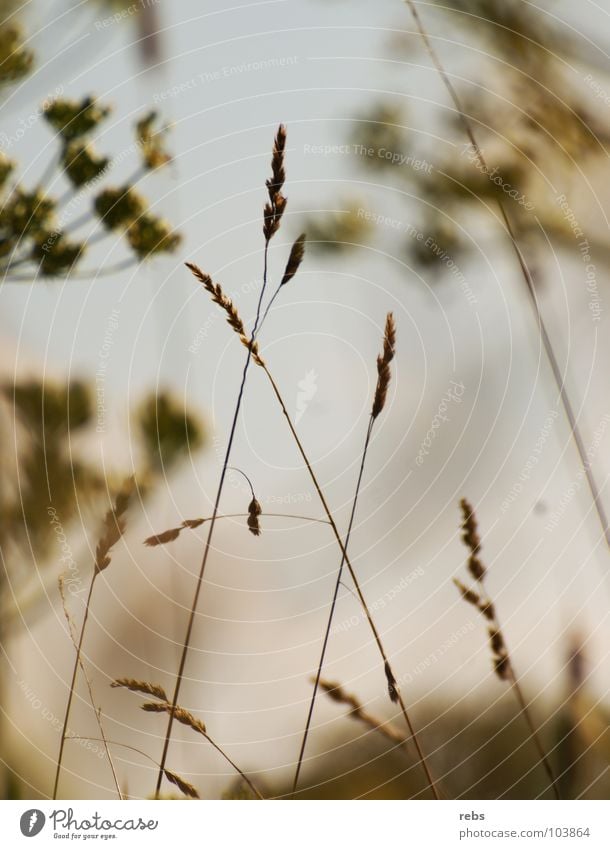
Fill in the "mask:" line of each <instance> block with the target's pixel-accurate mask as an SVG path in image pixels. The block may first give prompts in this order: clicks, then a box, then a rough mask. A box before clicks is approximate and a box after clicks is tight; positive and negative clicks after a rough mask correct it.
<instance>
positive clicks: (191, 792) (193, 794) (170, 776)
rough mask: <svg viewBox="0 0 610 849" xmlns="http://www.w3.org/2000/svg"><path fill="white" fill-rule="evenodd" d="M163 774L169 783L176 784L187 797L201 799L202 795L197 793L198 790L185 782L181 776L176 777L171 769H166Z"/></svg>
mask: <svg viewBox="0 0 610 849" xmlns="http://www.w3.org/2000/svg"><path fill="white" fill-rule="evenodd" d="M163 774H164V775H165V777H166V778H167V780H168V781H169V782H171V783H172V784H175V785H176V787H177V788H178V789H179V790H181V791H182V792H183V793H184V795H185V796H189V797H190V798H191V799H200V798H201V797H200V795H199V793H198V792H197V788H196V787H194V786H193V785H192V784H190V783H189V782H188V781H185V780H184V778H180V776H179V775H176V773H175V772H172V771H171V770H169V769H164V770H163Z"/></svg>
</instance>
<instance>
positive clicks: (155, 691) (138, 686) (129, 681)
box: [110, 678, 167, 702]
mask: <svg viewBox="0 0 610 849" xmlns="http://www.w3.org/2000/svg"><path fill="white" fill-rule="evenodd" d="M110 686H111V687H124V688H125V689H126V690H131V691H132V692H133V693H143V694H144V695H145V696H154V698H155V699H160V700H161V701H162V702H166V701H167V694H166V692H165V690H164V689H163V687H162V686H161V685H160V684H151V683H150V682H149V681H137V680H136V679H135V678H117V679H116V680H115V681H113V682H112V683H111V684H110Z"/></svg>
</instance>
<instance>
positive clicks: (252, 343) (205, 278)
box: [166, 266, 438, 798]
mask: <svg viewBox="0 0 610 849" xmlns="http://www.w3.org/2000/svg"><path fill="white" fill-rule="evenodd" d="M189 267H190V268H191V271H193V273H194V274H195V276H196V277H197V279H198V280H199V281H200V282H201V283H202V284H203V286H204V288H205V289H206V291H207V292H209V294H210V295H211V296H212V299H213V300H214V301H215V303H217V304H218V305H219V306H220V307H221V308H222V309H223V310H224V312H225V314H226V317H227V323H228V324H229V325H230V326H231V327H232V329H233V331H234V332H235V333H237V335H238V336H239V339H240V341H241V343H242V344H243V345H245V346H246V348H247V349H248V351H249V352H251V354H252V359H253V360H254V362H255V363H256V365H258V366H259V367H260V368H262V369H263V371H264V372H265V374H266V375H267V378H268V380H269V382H270V384H271V387H272V389H273V392H274V394H275V396H276V398H277V401H278V403H279V405H280V409H281V411H282V413H283V415H284V417H285V419H286V421H287V423H288V426H289V429H290V432H291V434H292V436H293V438H294V440H295V442H296V444H297V448H298V449H299V453H300V454H301V457H302V459H303V462H304V464H305V466H306V468H307V471H308V473H309V476H310V477H311V480H312V482H313V484H314V487H315V489H316V492H317V493H318V497H319V498H320V501H321V503H322V506H323V508H324V512H325V513H326V516H327V518H328V521H329V524H330V526H331V528H332V531H333V534H334V536H335V539H336V540H337V543H338V545H339V549H340V551H341V554H342V556H343V557H344V558H345V563H346V564H347V567H348V569H349V572H350V574H351V576H352V580H353V582H354V585H355V587H356V591H357V595H358V599H359V601H360V603H361V604H362V607H363V609H364V612H365V615H366V618H367V621H368V623H369V626H370V628H371V631H372V633H373V636H374V638H375V642H376V644H377V646H378V648H379V652H380V654H381V657H382V660H383V668H384V673H385V677H386V682H387V686H388V694H389V696H390V699H391V701H392V702H396V703H398V704H399V705H400V709H401V711H402V713H403V716H404V718H405V722H406V723H407V727H408V728H409V733H410V734H411V736H412V737H413V738H414V740H415V739H416V735H415V730H414V728H413V726H412V724H411V720H410V719H409V715H408V713H407V709H406V706H405V703H404V700H403V698H402V695H401V694H400V691H399V689H398V682H397V680H396V677H395V676H394V673H393V671H392V667H391V665H390V662H389V659H388V657H387V654H386V652H385V649H384V647H383V643H382V641H381V637H380V635H379V632H378V630H377V628H376V626H375V623H374V621H373V618H372V616H371V613H370V610H369V608H368V605H367V603H366V599H365V598H364V595H363V593H362V590H361V588H360V583H359V581H358V578H357V576H356V574H355V572H354V570H353V568H352V565H351V562H350V559H349V557H348V555H347V551H346V549H345V546H344V544H343V541H342V539H341V535H340V534H339V530H338V528H337V525H336V523H335V520H334V518H333V515H332V513H331V512H330V508H329V506H328V503H327V502H326V498H325V496H324V493H323V491H322V488H321V486H320V484H319V481H318V479H317V476H316V474H315V472H314V470H313V468H312V466H311V463H310V461H309V458H308V456H307V454H306V452H305V449H304V447H303V445H302V443H301V440H300V438H299V435H298V433H297V432H296V429H295V426H294V424H293V422H292V419H291V418H290V414H289V413H288V409H287V407H286V404H285V403H284V399H283V398H282V394H281V392H280V390H279V387H278V385H277V383H276V382H275V380H274V378H273V376H272V374H271V372H270V371H269V369H268V367H267V365H266V363H265V361H264V360H263V358H262V357H261V355H260V352H259V349H258V342H257V340H256V339H254V338H248V337H247V335H246V331H245V328H244V324H243V321H242V320H241V318H240V316H239V313H238V312H237V310H236V308H235V305H234V304H233V302H232V301H231V300H230V298H228V297H227V296H226V295H225V294H224V292H223V290H222V287H221V286H220V284H218V283H217V284H214V283H213V282H212V279H211V278H210V276H209V275H207V274H205V273H204V272H203V271H201V270H200V269H199V268H197V266H189ZM388 348H392V356H393V342H392V345H389V344H388ZM384 351H385V344H384ZM378 369H379V382H378V391H377V392H376V394H375V400H374V403H373V413H372V414H373V416H374V417H375V416H376V415H378V413H379V412H380V410H381V407H382V406H383V402H384V401H385V394H386V393H387V387H388V384H389V359H388V360H387V361H385V360H383V359H382V358H379V360H378ZM192 615H193V616H194V613H193V614H192ZM184 657H185V653H184V651H183V659H184ZM181 677H182V673H180V678H181ZM166 739H167V738H166ZM416 745H417V748H418V752H420V753H421V752H422V750H421V747H420V745H419V742H417V743H416ZM421 757H422V766H423V768H424V770H425V772H426V777H427V779H428V782H429V784H430V787H431V789H432V791H433V793H434V796H435V798H438V794H437V790H436V787H435V785H434V782H433V780H432V776H431V775H430V771H429V769H428V766H427V764H426V762H425V758H423V753H422V754H421Z"/></svg>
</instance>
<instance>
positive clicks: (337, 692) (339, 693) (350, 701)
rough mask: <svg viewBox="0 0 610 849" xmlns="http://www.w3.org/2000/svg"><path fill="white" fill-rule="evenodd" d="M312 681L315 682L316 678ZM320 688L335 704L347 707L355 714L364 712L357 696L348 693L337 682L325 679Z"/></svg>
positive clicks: (321, 681)
mask: <svg viewBox="0 0 610 849" xmlns="http://www.w3.org/2000/svg"><path fill="white" fill-rule="evenodd" d="M312 681H315V678H314V679H312ZM320 687H321V688H322V689H323V690H324V692H325V693H326V695H327V696H328V697H329V699H332V701H333V702H338V703H339V704H342V705H347V706H348V707H349V708H351V710H352V711H354V712H355V713H360V712H361V711H362V705H361V704H360V702H359V701H358V699H357V698H356V696H353V695H351V694H350V693H346V692H345V690H344V689H343V687H342V686H341V685H340V684H338V683H337V682H336V681H326V680H325V679H324V678H321V679H320Z"/></svg>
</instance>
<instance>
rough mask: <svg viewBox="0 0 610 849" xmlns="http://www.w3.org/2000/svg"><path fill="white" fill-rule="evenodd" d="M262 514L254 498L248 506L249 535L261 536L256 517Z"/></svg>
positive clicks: (261, 509)
mask: <svg viewBox="0 0 610 849" xmlns="http://www.w3.org/2000/svg"><path fill="white" fill-rule="evenodd" d="M262 512H263V508H262V507H261V505H260V504H259V502H258V501H257V500H256V498H253V499H252V501H251V502H250V504H249V505H248V528H249V529H250V533H252V534H254V536H255V537H258V536H260V534H261V526H260V522H259V521H258V517H259V516H260V515H261V513H262Z"/></svg>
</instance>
